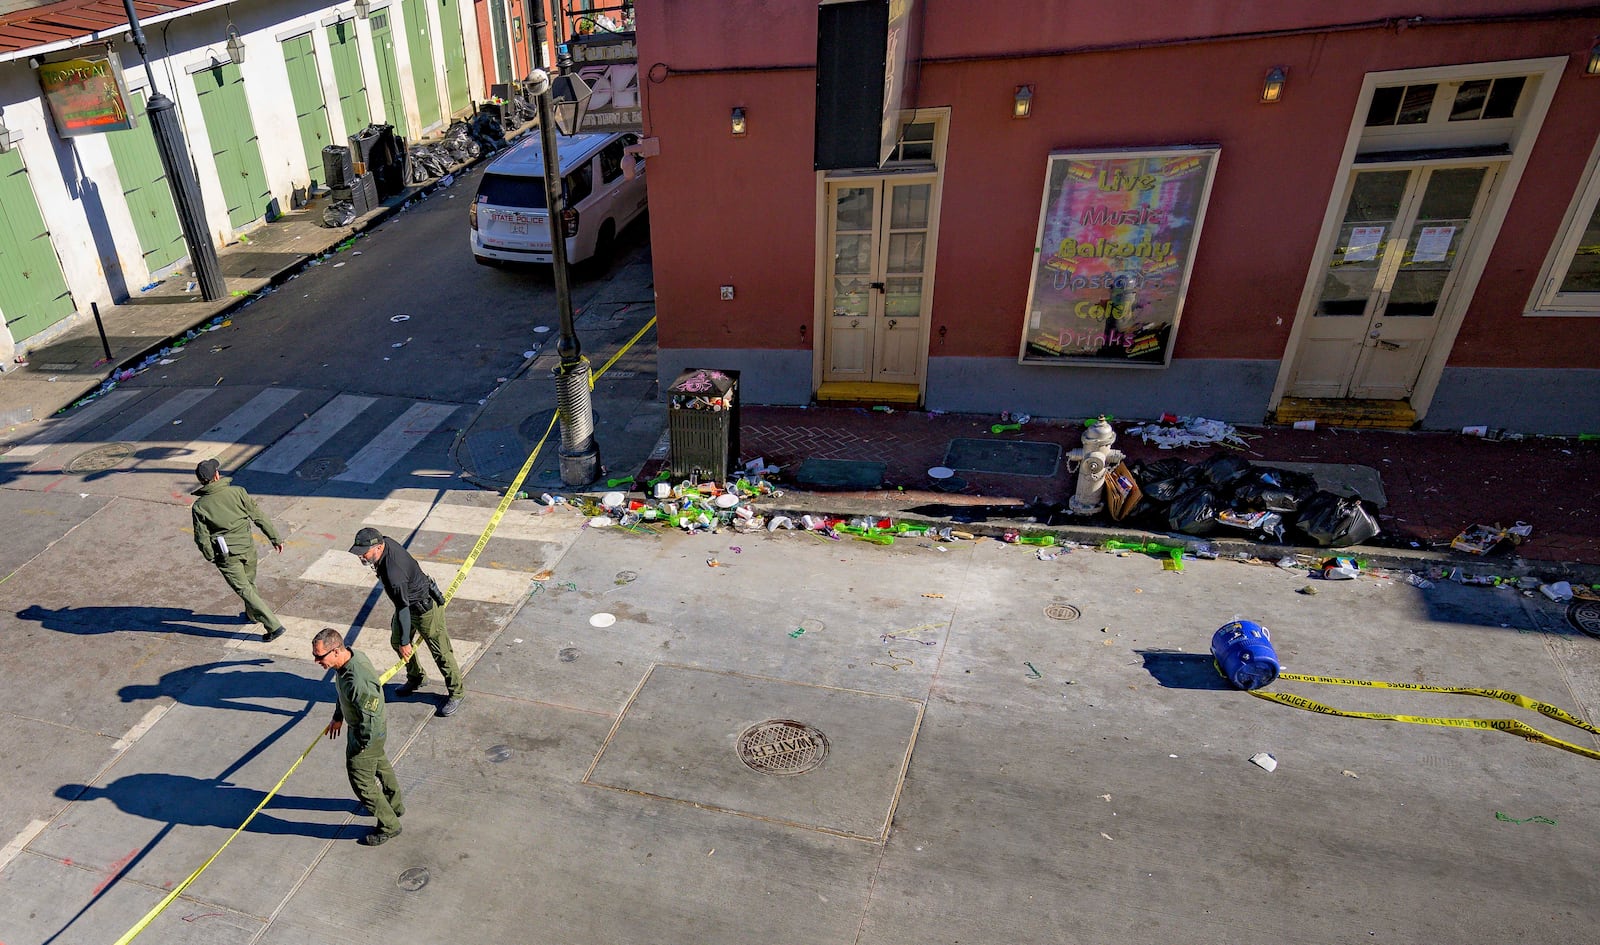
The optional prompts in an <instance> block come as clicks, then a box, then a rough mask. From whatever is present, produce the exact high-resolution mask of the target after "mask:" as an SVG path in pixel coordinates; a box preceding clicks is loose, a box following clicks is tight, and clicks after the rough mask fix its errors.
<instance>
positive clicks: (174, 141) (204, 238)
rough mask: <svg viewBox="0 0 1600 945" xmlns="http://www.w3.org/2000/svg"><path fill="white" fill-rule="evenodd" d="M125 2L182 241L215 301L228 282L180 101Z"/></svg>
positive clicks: (203, 291) (203, 289)
mask: <svg viewBox="0 0 1600 945" xmlns="http://www.w3.org/2000/svg"><path fill="white" fill-rule="evenodd" d="M122 5H123V7H125V8H126V9H127V11H128V27H129V28H130V29H131V30H132V31H133V33H132V36H133V44H134V45H135V46H137V47H138V49H139V58H140V59H141V60H143V62H144V71H145V79H146V80H147V81H148V82H149V83H150V100H149V101H148V102H146V103H145V108H144V113H145V116H146V117H147V118H149V119H150V131H151V132H152V133H153V134H154V135H155V139H156V153H157V154H159V155H161V167H162V169H163V170H165V171H166V173H167V186H168V187H170V188H171V189H172V204H173V206H174V207H176V208H177V211H178V225H179V226H180V227H182V228H183V243H184V245H185V246H186V247H188V249H189V265H190V266H191V267H193V268H194V278H195V281H196V282H198V283H199V284H200V297H201V298H203V299H205V300H206V301H207V302H215V301H216V300H217V299H220V298H222V297H223V296H225V295H227V294H228V284H227V282H226V281H225V280H224V279H223V278H222V264H221V263H219V262H217V248H216V246H215V245H213V244H212V242H211V231H210V230H208V229H207V228H206V208H205V205H204V204H203V203H202V202H201V200H200V182H199V181H198V180H196V179H195V176H194V165H193V162H191V161H190V160H189V148H188V146H187V145H186V144H185V142H184V139H183V129H182V128H180V127H179V125H178V115H177V112H176V111H175V109H176V108H177V103H175V102H173V101H172V99H170V98H167V97H166V96H165V95H162V94H161V91H160V90H159V89H157V88H156V70H155V69H153V68H151V66H150V54H149V53H148V52H146V51H145V45H144V31H143V30H141V29H139V14H137V13H135V12H134V9H133V0H122Z"/></svg>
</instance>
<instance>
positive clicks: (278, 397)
mask: <svg viewBox="0 0 1600 945" xmlns="http://www.w3.org/2000/svg"><path fill="white" fill-rule="evenodd" d="M298 396H300V391H298V390H295V389H293V388H290V387H269V388H267V389H266V390H264V391H262V392H261V393H259V394H257V395H255V396H254V397H252V398H250V399H249V400H247V401H245V403H244V406H242V407H240V408H239V409H238V410H235V411H234V412H233V413H230V414H228V415H227V416H226V417H224V418H223V419H222V421H221V422H220V423H218V424H217V425H216V426H214V427H212V428H211V429H209V430H207V431H206V432H205V433H204V434H202V435H201V438H200V439H198V440H195V441H194V442H193V443H190V444H189V445H188V446H185V447H184V453H181V454H179V455H177V456H174V457H173V458H172V461H173V462H176V463H183V462H187V461H189V460H196V461H198V460H202V459H212V458H215V457H219V456H221V455H222V454H223V452H224V451H226V450H227V449H228V448H229V447H231V446H233V445H235V444H237V443H238V442H239V440H240V439H242V438H243V437H244V435H245V434H247V433H249V432H250V431H251V430H254V429H255V428H256V427H257V426H259V425H260V424H261V421H263V420H265V419H267V418H268V417H270V416H272V415H273V414H274V413H277V412H278V410H279V409H280V408H282V407H283V406H284V405H285V404H287V403H288V402H289V401H291V400H294V399H295V398H296V397H298Z"/></svg>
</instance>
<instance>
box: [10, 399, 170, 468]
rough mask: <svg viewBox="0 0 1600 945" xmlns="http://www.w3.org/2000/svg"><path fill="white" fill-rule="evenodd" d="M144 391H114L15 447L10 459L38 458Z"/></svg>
mask: <svg viewBox="0 0 1600 945" xmlns="http://www.w3.org/2000/svg"><path fill="white" fill-rule="evenodd" d="M144 393H145V392H144V391H138V390H114V391H112V392H111V393H109V394H106V395H105V396H104V397H101V398H100V399H99V400H98V401H96V402H95V403H92V404H88V405H86V406H83V407H80V408H78V412H77V413H75V414H73V415H72V416H70V417H67V418H66V419H65V420H58V421H56V422H54V423H51V424H49V425H48V426H46V427H44V428H43V429H42V430H40V431H39V432H38V434H36V435H34V436H32V437H29V439H28V442H26V443H24V444H23V445H21V446H18V447H15V448H13V449H12V450H11V452H9V453H7V454H6V457H7V458H8V459H25V458H27V457H29V456H38V455H39V454H40V453H43V452H44V451H45V450H47V449H49V448H50V447H52V446H55V445H56V444H58V443H65V442H66V441H67V440H68V439H70V438H71V437H74V436H76V435H77V434H78V431H79V430H82V429H83V428H84V427H86V426H88V425H89V424H91V423H94V422H96V421H98V420H100V419H101V418H102V417H105V416H107V415H109V414H113V413H115V412H116V411H117V410H118V409H120V408H121V407H122V406H123V405H124V404H126V403H127V402H128V401H130V400H132V399H134V398H136V397H140V396H143V394H144Z"/></svg>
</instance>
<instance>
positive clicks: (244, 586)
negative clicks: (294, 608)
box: [190, 459, 283, 643]
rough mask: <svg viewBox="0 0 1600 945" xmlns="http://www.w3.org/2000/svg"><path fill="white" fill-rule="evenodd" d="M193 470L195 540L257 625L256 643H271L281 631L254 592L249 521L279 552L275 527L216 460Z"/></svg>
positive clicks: (279, 547)
mask: <svg viewBox="0 0 1600 945" xmlns="http://www.w3.org/2000/svg"><path fill="white" fill-rule="evenodd" d="M194 474H195V478H197V479H199V480H200V483H201V485H200V488H199V489H196V490H195V492H194V494H195V496H196V498H195V500H194V505H193V507H191V509H190V512H191V513H192V515H193V517H194V543H195V544H196V545H198V546H199V548H200V554H202V555H204V556H205V559H206V560H207V561H209V562H211V563H212V564H214V565H216V566H217V570H218V571H221V572H222V579H223V580H224V581H227V582H228V586H229V587H231V588H233V592H234V593H235V594H238V595H239V599H240V600H242V601H244V612H245V616H246V617H249V618H250V619H251V620H252V621H254V622H256V623H259V624H261V629H262V634H261V641H262V642H263V643H271V642H272V641H273V640H276V639H277V638H278V637H280V636H282V635H283V624H282V623H281V622H280V621H279V620H278V618H277V617H276V616H274V615H273V613H272V611H271V610H270V609H268V607H267V602H266V601H264V600H262V599H261V595H260V594H258V593H256V542H255V538H254V537H252V536H251V534H250V525H251V523H252V522H253V523H255V526H256V527H257V528H259V529H261V533H262V534H263V535H266V536H267V540H268V541H270V542H272V548H273V550H274V551H276V552H278V553H279V554H282V553H283V542H282V540H280V539H279V538H278V530H277V529H276V528H273V527H272V522H271V521H270V520H269V519H268V518H267V517H266V516H265V515H262V514H261V509H260V508H258V507H257V506H256V500H255V499H252V498H250V493H248V492H246V491H244V488H243V487H241V486H235V485H232V484H231V480H229V479H226V478H224V477H223V475H222V471H221V470H220V469H219V468H218V467H217V461H216V460H214V459H208V460H206V461H204V462H202V463H200V464H199V465H198V466H196V467H195V468H194Z"/></svg>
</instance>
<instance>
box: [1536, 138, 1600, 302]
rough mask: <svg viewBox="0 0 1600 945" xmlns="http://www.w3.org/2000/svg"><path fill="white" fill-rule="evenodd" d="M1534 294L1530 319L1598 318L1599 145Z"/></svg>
mask: <svg viewBox="0 0 1600 945" xmlns="http://www.w3.org/2000/svg"><path fill="white" fill-rule="evenodd" d="M1534 293H1535V294H1534V300H1533V304H1532V305H1531V306H1530V307H1529V308H1530V310H1529V311H1528V312H1527V314H1529V315H1600V142H1597V143H1596V145H1595V149H1594V151H1593V153H1591V154H1590V155H1589V167H1588V172H1587V173H1586V174H1585V175H1584V178H1583V183H1582V186H1580V187H1579V188H1578V193H1577V195H1576V196H1575V197H1574V198H1573V202H1572V206H1571V208H1570V209H1569V210H1568V213H1567V217H1566V224H1565V226H1563V228H1562V230H1561V233H1560V234H1559V237H1558V239H1557V241H1556V244H1555V246H1554V248H1553V249H1552V250H1551V254H1550V258H1549V260H1548V261H1547V262H1546V263H1545V271H1544V273H1543V277H1542V278H1541V279H1540V281H1539V285H1538V287H1537V288H1536V289H1535V290H1534Z"/></svg>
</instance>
